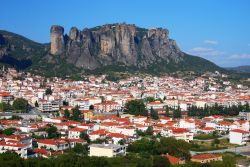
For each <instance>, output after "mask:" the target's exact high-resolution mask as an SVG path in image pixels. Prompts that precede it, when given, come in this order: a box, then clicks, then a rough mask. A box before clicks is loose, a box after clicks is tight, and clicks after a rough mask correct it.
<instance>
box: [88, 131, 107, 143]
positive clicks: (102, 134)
mask: <svg viewBox="0 0 250 167" xmlns="http://www.w3.org/2000/svg"><path fill="white" fill-rule="evenodd" d="M107 133H108V132H107V131H106V130H104V129H99V130H96V131H93V132H91V133H89V139H90V140H91V141H94V140H96V139H104V138H105V137H106V134H107Z"/></svg>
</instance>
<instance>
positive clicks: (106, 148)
mask: <svg viewBox="0 0 250 167" xmlns="http://www.w3.org/2000/svg"><path fill="white" fill-rule="evenodd" d="M120 155H126V146H123V145H115V144H91V145H90V146H89V156H97V157H116V156H120Z"/></svg>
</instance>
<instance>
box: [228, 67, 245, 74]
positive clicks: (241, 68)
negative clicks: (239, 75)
mask: <svg viewBox="0 0 250 167" xmlns="http://www.w3.org/2000/svg"><path fill="white" fill-rule="evenodd" d="M226 69H228V70H233V71H237V72H246V73H250V66H238V67H228V68H226Z"/></svg>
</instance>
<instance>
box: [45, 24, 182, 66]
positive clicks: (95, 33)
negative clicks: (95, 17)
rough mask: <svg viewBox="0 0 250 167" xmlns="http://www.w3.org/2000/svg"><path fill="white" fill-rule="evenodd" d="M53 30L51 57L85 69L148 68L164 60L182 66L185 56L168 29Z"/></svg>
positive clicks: (126, 26)
mask: <svg viewBox="0 0 250 167" xmlns="http://www.w3.org/2000/svg"><path fill="white" fill-rule="evenodd" d="M63 31H64V30H63V27H61V26H52V27H51V52H50V53H51V54H52V55H55V56H62V57H64V58H66V61H67V62H68V63H71V64H74V65H75V66H77V67H83V68H85V69H95V68H98V67H102V66H105V65H113V64H123V65H126V66H136V67H138V68H142V67H143V68H146V67H148V66H149V65H152V64H154V63H157V62H161V61H162V60H164V61H166V62H174V63H179V62H181V61H183V56H184V55H183V53H182V52H181V51H180V49H179V48H178V47H177V45H176V43H175V41H174V40H172V39H169V37H168V33H169V32H168V30H166V29H161V28H158V29H150V30H147V29H142V28H138V27H136V26H135V25H130V24H108V25H104V26H99V27H95V28H92V29H87V28H86V29H83V30H82V31H80V30H78V29H77V28H76V27H72V28H71V30H70V32H69V35H67V34H65V35H64V34H63V33H64V32H63Z"/></svg>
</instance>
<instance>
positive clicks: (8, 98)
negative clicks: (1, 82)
mask: <svg viewBox="0 0 250 167" xmlns="http://www.w3.org/2000/svg"><path fill="white" fill-rule="evenodd" d="M13 100H14V96H12V95H11V94H10V93H9V92H0V102H4V103H6V104H8V103H11V102H13Z"/></svg>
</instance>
